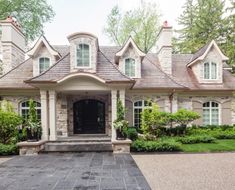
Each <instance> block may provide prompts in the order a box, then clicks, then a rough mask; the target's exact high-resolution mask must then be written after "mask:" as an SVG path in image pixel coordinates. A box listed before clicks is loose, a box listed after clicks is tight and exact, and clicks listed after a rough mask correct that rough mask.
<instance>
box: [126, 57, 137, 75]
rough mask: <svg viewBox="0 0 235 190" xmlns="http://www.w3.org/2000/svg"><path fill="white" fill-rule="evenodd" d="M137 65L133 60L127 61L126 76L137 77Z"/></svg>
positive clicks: (128, 59)
mask: <svg viewBox="0 0 235 190" xmlns="http://www.w3.org/2000/svg"><path fill="white" fill-rule="evenodd" d="M135 67H136V64H135V60H134V59H132V58H127V59H125V74H126V75H127V76H129V77H135V76H136V69H135Z"/></svg>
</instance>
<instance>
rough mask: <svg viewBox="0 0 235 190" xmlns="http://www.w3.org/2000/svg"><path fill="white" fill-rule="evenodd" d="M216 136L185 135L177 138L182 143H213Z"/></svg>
mask: <svg viewBox="0 0 235 190" xmlns="http://www.w3.org/2000/svg"><path fill="white" fill-rule="evenodd" d="M215 140H216V138H214V137H212V136H208V135H203V136H186V137H180V138H178V139H177V141H178V142H181V143H182V144H195V143H214V142H215Z"/></svg>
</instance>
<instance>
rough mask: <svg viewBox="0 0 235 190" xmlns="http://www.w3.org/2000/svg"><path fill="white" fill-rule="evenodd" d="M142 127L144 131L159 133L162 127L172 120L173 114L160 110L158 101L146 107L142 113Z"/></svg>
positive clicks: (145, 132) (146, 132)
mask: <svg viewBox="0 0 235 190" xmlns="http://www.w3.org/2000/svg"><path fill="white" fill-rule="evenodd" d="M141 121H142V124H141V129H142V131H143V133H144V134H145V135H146V134H152V135H157V134H158V129H159V128H160V127H163V126H166V125H167V124H169V123H170V121H171V114H170V113H168V112H163V111H160V110H159V106H158V105H157V104H156V103H152V106H151V107H147V108H145V109H144V110H143V111H142V113H141Z"/></svg>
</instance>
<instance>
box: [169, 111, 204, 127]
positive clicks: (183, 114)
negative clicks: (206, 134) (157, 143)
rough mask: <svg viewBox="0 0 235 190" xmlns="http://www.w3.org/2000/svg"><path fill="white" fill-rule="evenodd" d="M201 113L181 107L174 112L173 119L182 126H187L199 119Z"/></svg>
mask: <svg viewBox="0 0 235 190" xmlns="http://www.w3.org/2000/svg"><path fill="white" fill-rule="evenodd" d="M199 118H200V115H199V114H198V113H197V112H194V111H191V110H186V109H179V110H178V111H177V112H176V113H173V114H172V120H173V122H175V123H179V124H180V125H181V126H185V127H186V126H187V125H188V124H189V123H190V122H192V121H194V120H196V119H199Z"/></svg>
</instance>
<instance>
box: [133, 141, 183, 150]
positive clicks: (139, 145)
mask: <svg viewBox="0 0 235 190" xmlns="http://www.w3.org/2000/svg"><path fill="white" fill-rule="evenodd" d="M180 145H181V144H180V143H178V142H175V141H166V140H165V141H144V140H136V141H134V142H133V143H132V145H131V150H132V151H134V152H173V151H180V150H181V147H180Z"/></svg>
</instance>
